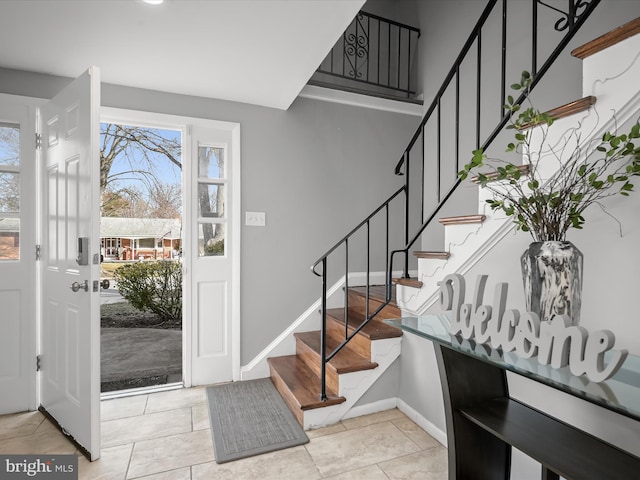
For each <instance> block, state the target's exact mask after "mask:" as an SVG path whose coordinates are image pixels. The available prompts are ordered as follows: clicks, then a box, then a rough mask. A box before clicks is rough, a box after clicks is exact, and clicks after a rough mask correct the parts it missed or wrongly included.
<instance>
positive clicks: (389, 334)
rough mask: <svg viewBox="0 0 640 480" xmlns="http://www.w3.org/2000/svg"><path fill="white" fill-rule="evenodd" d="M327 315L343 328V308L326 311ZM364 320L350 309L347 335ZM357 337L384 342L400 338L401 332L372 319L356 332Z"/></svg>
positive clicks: (360, 314) (361, 315)
mask: <svg viewBox="0 0 640 480" xmlns="http://www.w3.org/2000/svg"><path fill="white" fill-rule="evenodd" d="M327 314H328V315H330V316H331V317H332V318H333V319H335V320H336V321H337V322H339V323H341V324H342V325H343V326H344V308H331V309H329V310H327ZM364 320H365V319H364V315H363V314H362V313H360V312H359V311H353V310H351V309H350V310H349V333H351V332H353V330H355V329H356V328H358V327H359V326H360V325H361V324H362V322H364ZM358 335H362V336H364V337H366V338H368V339H369V340H384V339H386V338H397V337H401V336H402V330H400V329H399V328H396V327H393V326H391V325H387V324H386V323H383V322H380V321H377V320H375V319H374V320H371V321H370V322H369V323H367V324H366V325H365V326H364V327H362V330H360V331H359V332H358Z"/></svg>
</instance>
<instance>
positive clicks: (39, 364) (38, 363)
mask: <svg viewBox="0 0 640 480" xmlns="http://www.w3.org/2000/svg"><path fill="white" fill-rule="evenodd" d="M40 368H42V355H36V372H39V371H40Z"/></svg>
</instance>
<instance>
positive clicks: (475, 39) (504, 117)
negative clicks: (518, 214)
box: [312, 0, 601, 400]
mask: <svg viewBox="0 0 640 480" xmlns="http://www.w3.org/2000/svg"><path fill="white" fill-rule="evenodd" d="M499 1H501V2H502V8H501V9H500V15H501V28H502V31H501V35H500V52H499V61H500V69H501V70H500V93H501V98H500V105H499V108H500V114H499V121H498V123H497V126H496V127H495V128H494V129H493V130H492V131H491V132H490V133H489V135H488V136H487V137H486V138H485V139H484V141H481V120H482V115H481V113H482V107H483V104H482V98H483V95H482V93H483V88H482V86H483V85H482V76H481V72H482V71H481V64H482V61H481V60H482V28H483V26H484V25H485V23H486V22H487V20H488V19H489V17H490V16H491V14H492V13H493V12H494V8H495V6H496V5H497V4H498V2H499ZM600 1H601V0H567V2H568V4H569V8H568V12H563V11H561V10H559V9H557V8H555V7H552V6H550V5H548V4H546V3H545V2H543V1H542V0H531V4H532V15H531V22H532V24H531V26H532V34H531V65H530V66H529V71H530V72H532V73H533V75H534V78H533V81H532V82H531V85H530V90H532V89H534V88H535V87H536V85H537V84H538V83H539V82H540V80H541V79H542V77H543V76H544V75H545V74H546V72H547V71H548V70H549V68H550V67H551V65H552V64H553V62H554V61H555V60H556V59H557V58H558V56H559V55H560V53H561V52H562V50H564V49H565V48H566V46H567V45H568V44H569V42H570V40H571V39H572V38H573V36H574V35H575V33H576V32H577V31H578V30H579V29H580V27H581V26H582V25H583V23H584V22H585V21H586V19H587V18H588V17H589V15H591V13H592V12H593V11H594V10H595V8H596V7H597V6H598V4H599V3H600ZM508 3H509V2H508V0H489V1H488V3H487V6H486V7H485V9H484V11H483V12H482V14H481V16H480V18H479V20H478V22H477V23H476V25H475V27H474V29H473V31H472V32H471V35H470V36H469V38H468V39H467V41H466V42H465V44H464V46H463V47H462V50H461V52H460V54H459V55H458V57H457V58H456V61H455V63H454V65H453V67H452V68H451V70H450V71H449V73H448V74H447V76H446V77H445V80H444V82H443V84H442V86H441V87H440V89H439V90H438V92H437V94H436V96H435V98H434V100H433V102H432V103H431V105H430V107H429V108H428V110H427V113H426V114H425V116H424V118H423V120H422V122H421V123H420V125H419V126H418V129H417V130H416V133H415V134H414V135H413V137H412V138H411V141H410V142H409V145H408V147H407V148H406V149H405V151H404V153H403V154H402V156H401V158H400V160H399V161H398V163H397V164H396V166H395V170H394V171H395V174H396V175H404V176H405V182H404V185H403V186H402V187H401V188H400V189H399V190H398V191H396V193H394V194H393V195H392V196H391V197H390V198H389V199H387V200H386V201H385V202H384V203H383V204H382V205H381V206H380V207H378V208H377V209H376V210H375V211H374V212H373V213H372V214H371V215H369V217H367V218H366V219H365V220H363V221H362V222H360V224H359V225H358V226H356V227H355V228H354V229H353V230H351V232H349V234H347V235H346V236H345V237H344V238H343V239H342V240H340V241H339V242H338V243H336V244H335V245H334V246H333V247H332V248H331V249H329V250H328V251H327V253H325V255H323V256H322V257H320V258H319V259H318V260H317V261H316V263H314V264H313V266H312V271H313V272H314V273H315V274H316V275H318V276H321V277H322V284H323V287H322V288H323V290H322V311H321V316H322V330H321V347H320V357H321V392H320V398H321V399H322V400H326V398H327V396H326V380H325V379H326V363H327V362H328V361H329V360H331V358H333V357H334V356H335V355H336V354H337V353H338V352H339V351H340V350H341V349H342V348H343V347H344V346H345V345H346V344H347V343H348V342H349V341H350V340H351V338H353V336H355V334H356V333H357V332H359V331H360V330H361V329H362V328H363V327H364V326H365V325H366V324H367V323H368V322H369V321H371V320H372V319H373V318H374V317H375V316H376V315H377V314H378V313H379V312H380V311H381V310H382V309H383V308H384V307H385V306H386V305H387V304H388V303H389V302H390V301H391V286H392V283H393V279H392V276H393V266H394V258H395V256H396V255H398V254H401V253H402V254H404V265H403V277H404V278H408V277H409V267H408V266H409V250H411V249H412V248H413V246H414V245H415V243H416V242H417V241H418V239H420V237H421V236H422V234H423V232H424V230H425V229H426V228H427V227H428V226H429V225H430V224H431V223H432V222H433V220H434V218H436V216H437V215H438V213H439V212H440V210H441V209H442V208H443V206H444V205H445V204H446V202H447V201H448V200H449V199H450V198H451V197H452V195H453V194H454V192H456V190H457V189H458V187H459V186H460V184H461V181H460V180H459V179H458V177H457V175H455V176H453V175H452V176H453V179H454V181H453V184H452V186H451V187H450V188H449V189H448V190H447V191H446V193H445V194H444V195H441V178H440V177H441V174H442V168H441V125H440V123H441V118H442V100H443V98H444V96H445V94H446V92H447V90H448V89H449V88H450V86H451V82H452V81H453V80H454V79H455V85H454V87H455V88H454V91H455V107H454V110H455V111H454V116H455V135H454V138H455V149H454V151H455V166H456V170H455V172H452V174H454V173H457V171H458V170H459V168H460V152H459V147H460V145H459V141H460V135H459V133H460V71H461V67H462V66H463V62H464V61H465V60H466V59H467V58H468V55H472V54H473V52H472V48H473V47H474V46H475V47H476V51H475V53H476V64H477V65H476V78H475V79H474V80H475V89H476V103H475V110H476V111H475V114H476V115H475V119H474V120H475V132H474V133H475V147H476V148H483V149H485V150H486V149H487V148H488V147H489V146H490V145H491V143H492V142H493V141H494V140H495V139H496V137H497V136H498V134H499V133H500V132H501V131H502V130H503V128H504V127H505V125H506V123H507V122H508V120H509V115H508V114H507V113H506V112H505V109H504V104H505V103H506V98H505V95H506V86H505V85H506V65H507V35H506V30H507V25H508V10H507V5H508ZM539 5H542V6H545V7H549V8H551V9H553V10H554V11H556V12H560V13H561V14H562V15H563V17H562V18H561V19H560V20H558V21H557V22H556V23H555V25H554V29H555V30H556V31H557V32H562V31H564V30H566V31H567V32H566V34H565V35H564V36H563V37H562V39H561V40H560V41H559V42H558V43H557V45H556V47H555V48H554V49H553V51H552V52H551V53H550V54H549V56H548V57H547V60H546V61H545V63H544V64H543V65H542V67H540V68H538V27H539V23H538V7H539ZM524 99H525V94H521V95H520V97H519V98H518V99H516V103H517V104H521V103H522V102H523V101H524ZM496 110H497V109H496ZM434 116H435V119H434ZM432 119H434V121H435V122H436V132H437V141H436V144H435V146H434V148H435V154H434V156H435V159H436V165H435V167H436V172H437V173H436V175H437V177H436V179H435V181H436V194H437V196H436V199H437V200H436V201H437V205H436V206H435V208H434V209H433V210H432V211H431V212H430V213H429V215H428V217H427V218H426V219H425V217H424V203H425V201H424V199H425V193H426V187H425V183H424V178H425V159H426V157H427V153H426V145H427V142H426V141H425V129H426V128H427V125H428V122H429V121H430V120H432ZM418 140H421V144H422V152H421V155H419V156H418V160H419V161H421V163H420V164H419V165H418V167H420V169H419V171H418V173H417V174H418V175H421V178H422V181H421V191H420V192H419V193H420V196H419V198H420V199H421V201H420V204H421V207H420V208H421V210H420V222H419V226H418V228H416V230H415V232H416V233H415V234H414V235H413V236H411V238H410V234H409V232H410V228H411V226H410V224H411V221H410V220H411V215H410V213H411V209H410V207H411V202H410V193H411V190H410V165H411V158H412V157H411V152H412V151H413V149H414V147H415V146H416V143H417V142H418ZM403 170H404V171H403ZM401 193H404V196H405V197H404V199H405V202H404V218H403V219H402V221H403V222H404V223H403V229H402V230H403V234H404V235H403V236H404V245H403V247H402V248H398V249H393V250H391V251H389V218H388V215H389V206H390V204H391V202H392V201H393V200H394V199H396V198H397V197H398V196H399V195H400V194H401ZM383 209H384V210H385V211H386V214H387V219H386V245H387V246H386V250H385V252H386V253H385V254H386V257H385V258H386V262H385V301H384V302H383V303H382V305H381V306H380V307H378V308H377V309H376V311H375V312H373V313H369V312H368V305H369V288H370V285H369V276H370V270H369V268H370V265H369V259H370V255H371V251H370V245H369V244H368V242H369V225H370V221H371V220H372V218H373V217H374V216H375V215H377V214H378V213H379V212H380V211H382V210H383ZM365 226H366V227H367V245H366V257H367V267H366V268H367V286H366V302H367V312H366V313H367V315H366V318H365V320H364V322H362V323H361V324H360V326H359V327H358V329H357V330H355V331H354V332H352V333H351V335H347V334H348V323H349V319H348V298H347V292H346V289H347V288H348V278H349V260H348V252H347V255H346V257H347V262H346V268H345V318H344V321H345V339H344V341H343V342H342V343H341V344H340V345H339V346H338V347H336V348H335V349H334V350H333V351H332V352H330V353H329V354H327V352H326V321H327V308H326V307H327V298H326V295H327V260H328V258H329V255H331V254H333V253H334V252H336V250H337V249H338V248H339V247H341V246H343V245H346V248H347V249H348V245H349V239H351V238H352V237H353V236H354V235H355V234H356V233H357V232H359V231H360V230H361V229H362V228H363V227H365ZM320 264H322V273H318V272H317V270H316V267H317V266H318V265H320Z"/></svg>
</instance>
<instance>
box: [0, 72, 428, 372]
mask: <svg viewBox="0 0 640 480" xmlns="http://www.w3.org/2000/svg"><path fill="white" fill-rule="evenodd" d="M256 81H258V80H256ZM67 82H68V79H64V78H59V77H51V76H46V75H38V74H33V73H27V72H18V71H11V70H7V69H0V92H2V93H9V94H19V95H25V96H33V97H41V98H49V97H52V96H53V95H54V94H55V93H56V92H57V91H59V90H60V89H61V88H62V87H64V85H65V84H66V83H67ZM102 104H103V105H105V106H109V107H117V108H128V109H133V110H143V111H151V112H159V113H167V114H174V115H185V116H193V117H199V118H207V119H215V120H223V121H232V122H239V123H240V124H241V153H242V160H241V162H242V211H243V212H244V211H263V212H266V227H264V228H256V227H243V230H242V280H241V298H242V305H241V315H242V325H241V332H242V342H241V348H242V351H241V362H242V365H245V364H247V363H248V362H249V361H251V360H252V359H253V358H254V357H255V356H256V355H257V354H258V353H259V352H260V351H261V350H262V349H263V348H265V347H266V346H267V345H268V344H269V343H270V342H271V341H272V340H274V339H275V338H276V337H277V336H278V335H279V334H280V333H281V332H282V331H283V330H284V329H285V328H286V327H288V326H289V325H290V324H291V323H292V322H293V321H294V320H295V319H296V318H297V317H298V316H299V315H300V314H302V313H303V312H304V311H305V310H306V309H307V308H308V307H309V305H311V304H312V303H313V302H314V301H315V300H316V299H318V298H319V297H320V293H321V291H320V281H319V279H318V278H317V277H316V276H314V275H313V274H312V273H311V272H310V270H309V266H310V265H311V264H312V263H313V262H314V261H315V260H316V259H317V258H318V257H319V256H320V255H322V254H323V253H324V252H325V251H326V250H327V249H328V248H329V247H331V246H332V245H333V243H335V242H336V241H338V240H339V239H340V238H341V237H342V236H343V235H344V234H346V233H347V232H348V231H349V230H350V229H351V228H352V227H353V226H354V225H355V224H356V223H358V222H359V221H360V220H361V219H362V218H364V217H365V216H366V215H368V214H369V213H370V212H371V211H372V210H373V209H374V208H375V207H376V206H377V205H378V204H380V203H381V202H382V201H383V200H384V199H385V198H386V197H388V196H389V195H390V194H391V193H392V191H393V190H395V189H396V188H397V187H398V186H399V184H398V183H397V182H398V181H397V180H396V177H395V176H394V175H393V166H394V163H395V160H396V159H397V155H398V152H400V151H402V149H403V148H404V145H405V144H406V143H407V142H408V139H409V137H410V135H411V132H412V131H413V130H414V128H415V126H416V124H417V122H418V120H419V119H418V118H417V117H415V116H408V115H402V114H395V113H389V112H380V111H376V110H369V109H363V108H357V107H351V106H344V105H338V104H335V103H327V102H321V101H317V100H309V99H304V98H299V99H297V100H296V101H295V102H294V103H293V105H292V106H291V108H290V109H289V110H288V111H280V110H275V109H269V108H264V107H255V106H251V105H247V104H239V103H233V102H226V101H220V100H213V99H206V98H197V97H189V96H184V95H173V94H167V93H161V92H157V91H149V90H141V89H134V88H127V87H122V86H116V85H108V84H106V85H103V88H102ZM243 217H244V216H243ZM378 267H379V266H378Z"/></svg>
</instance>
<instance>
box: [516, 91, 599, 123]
mask: <svg viewBox="0 0 640 480" xmlns="http://www.w3.org/2000/svg"><path fill="white" fill-rule="evenodd" d="M597 101H598V99H597V98H596V97H594V96H593V95H589V96H588V97H584V98H579V99H578V100H574V101H573V102H569V103H565V104H564V105H560V106H559V107H556V108H552V109H551V110H547V112H546V113H547V114H548V115H549V116H550V117H551V118H553V119H554V120H559V119H561V118H565V117H568V116H571V115H574V114H576V113H580V112H584V111H586V110H589V109H590V108H591V107H592V106H593V105H595V103H596V102H597ZM536 125H539V122H537V123H536V122H532V123H526V124H524V125H523V126H522V130H526V129H528V128H531V127H535V126H536Z"/></svg>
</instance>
